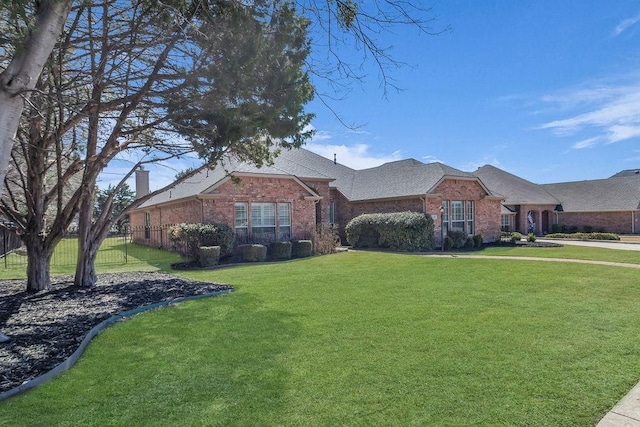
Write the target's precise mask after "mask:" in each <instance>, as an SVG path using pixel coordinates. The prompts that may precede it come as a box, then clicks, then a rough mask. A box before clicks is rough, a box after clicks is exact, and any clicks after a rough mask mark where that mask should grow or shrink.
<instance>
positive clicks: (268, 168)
mask: <svg viewBox="0 0 640 427" xmlns="http://www.w3.org/2000/svg"><path fill="white" fill-rule="evenodd" d="M285 153H288V152H285ZM285 153H283V155H281V156H278V157H277V158H276V159H275V161H274V163H273V165H264V166H262V167H260V168H259V167H257V166H254V165H252V164H249V163H245V162H240V161H238V160H235V159H233V158H229V157H227V158H225V159H223V160H222V161H221V162H220V163H219V164H218V165H217V166H216V167H215V168H213V169H209V168H207V167H203V168H201V170H200V171H199V172H198V173H196V174H195V175H193V176H192V177H190V178H188V179H186V180H184V181H182V182H180V183H178V184H176V185H174V186H173V187H171V188H170V189H169V190H167V191H164V192H162V193H160V194H157V195H156V196H154V197H152V198H150V199H149V200H147V201H146V202H144V203H143V204H142V205H141V206H140V207H147V206H152V205H156V204H159V203H166V202H169V201H174V200H179V199H183V198H188V197H193V196H196V195H199V194H205V193H207V192H208V190H209V189H210V188H212V187H214V186H215V185H216V184H218V183H219V182H221V181H222V180H224V179H226V178H227V177H228V176H229V175H232V174H234V173H235V174H236V175H241V174H254V173H255V174H265V175H282V176H296V177H298V178H309V179H319V180H331V179H332V178H331V177H329V176H327V175H324V174H322V173H320V172H318V171H315V170H313V169H312V168H309V167H307V166H305V165H303V164H300V163H297V162H295V161H288V160H287V158H288V157H287V155H286V154H285Z"/></svg>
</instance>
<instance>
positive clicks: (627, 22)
mask: <svg viewBox="0 0 640 427" xmlns="http://www.w3.org/2000/svg"><path fill="white" fill-rule="evenodd" d="M638 21H640V13H639V14H637V15H636V16H634V17H633V18H628V19H625V20H623V21H621V22H620V23H619V24H618V25H616V27H615V28H614V29H613V32H612V33H611V35H612V36H613V37H615V36H617V35H620V34H621V33H622V32H624V31H625V30H626V29H627V28H629V27H632V26H633V25H635V24H637V23H638Z"/></svg>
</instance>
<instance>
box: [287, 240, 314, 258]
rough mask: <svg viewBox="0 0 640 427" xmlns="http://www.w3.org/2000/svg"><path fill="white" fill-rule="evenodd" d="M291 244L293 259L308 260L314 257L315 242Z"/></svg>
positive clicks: (303, 241)
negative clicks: (307, 258)
mask: <svg viewBox="0 0 640 427" xmlns="http://www.w3.org/2000/svg"><path fill="white" fill-rule="evenodd" d="M291 243H292V246H291V257H293V258H306V257H309V256H311V255H313V242H312V241H311V240H294V241H292V242H291Z"/></svg>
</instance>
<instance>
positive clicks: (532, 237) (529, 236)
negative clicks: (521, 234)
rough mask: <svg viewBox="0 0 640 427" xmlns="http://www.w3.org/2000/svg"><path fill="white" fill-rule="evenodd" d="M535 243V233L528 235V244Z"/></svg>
mask: <svg viewBox="0 0 640 427" xmlns="http://www.w3.org/2000/svg"><path fill="white" fill-rule="evenodd" d="M535 241H536V235H535V234H533V233H529V234H527V242H531V243H533V242H535Z"/></svg>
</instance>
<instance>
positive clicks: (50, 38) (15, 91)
mask: <svg viewBox="0 0 640 427" xmlns="http://www.w3.org/2000/svg"><path fill="white" fill-rule="evenodd" d="M72 3H73V1H72V0H43V1H40V2H39V4H38V6H37V9H36V16H35V24H34V27H33V29H32V31H31V32H30V34H29V36H28V37H27V38H26V39H25V40H24V42H23V43H22V45H21V46H17V48H16V52H17V53H16V54H15V56H14V57H13V59H12V60H11V62H10V63H9V65H8V66H7V68H6V69H5V70H4V71H3V72H2V73H1V74H0V183H3V182H4V176H5V174H6V172H7V167H8V166H9V160H10V159H11V147H12V146H13V142H14V138H15V136H16V131H17V130H18V125H19V123H20V116H21V114H22V110H23V108H24V97H26V96H28V94H29V92H28V91H29V90H32V89H33V88H35V85H36V82H37V81H38V78H39V76H40V73H41V72H42V69H43V67H44V65H45V63H46V62H47V59H48V58H49V55H50V54H51V51H52V50H53V47H54V46H55V43H56V41H57V40H58V37H59V35H60V33H61V32H62V28H63V26H64V23H65V22H66V20H67V16H68V14H69V10H70V9H71V4H72ZM3 187H4V186H2V185H0V193H1V192H2V188H3Z"/></svg>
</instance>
